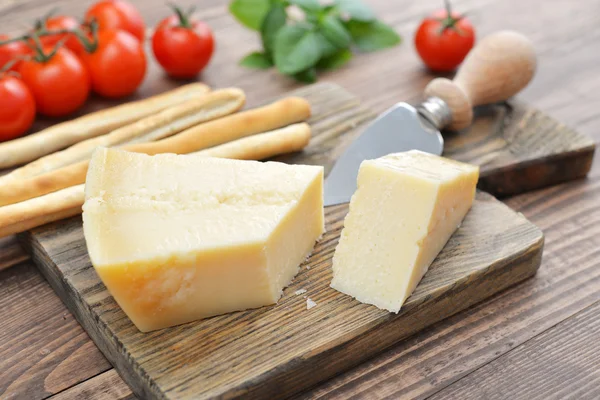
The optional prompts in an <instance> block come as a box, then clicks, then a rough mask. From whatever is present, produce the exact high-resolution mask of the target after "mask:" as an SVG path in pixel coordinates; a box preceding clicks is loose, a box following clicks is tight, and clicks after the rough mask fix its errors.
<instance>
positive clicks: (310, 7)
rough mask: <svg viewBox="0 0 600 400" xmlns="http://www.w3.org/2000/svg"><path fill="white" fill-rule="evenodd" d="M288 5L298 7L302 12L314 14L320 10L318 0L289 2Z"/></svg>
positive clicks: (293, 0)
mask: <svg viewBox="0 0 600 400" xmlns="http://www.w3.org/2000/svg"><path fill="white" fill-rule="evenodd" d="M289 2H290V4H293V5H295V6H298V7H300V8H301V9H303V10H304V11H307V12H311V13H316V12H318V11H319V10H320V9H321V5H320V4H319V0H289Z"/></svg>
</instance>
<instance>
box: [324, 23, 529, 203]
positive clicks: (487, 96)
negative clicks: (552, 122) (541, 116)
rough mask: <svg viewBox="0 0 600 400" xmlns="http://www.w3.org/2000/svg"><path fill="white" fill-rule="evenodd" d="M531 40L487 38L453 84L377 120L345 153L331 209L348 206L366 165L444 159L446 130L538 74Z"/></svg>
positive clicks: (328, 187) (331, 186)
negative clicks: (389, 158)
mask: <svg viewBox="0 0 600 400" xmlns="http://www.w3.org/2000/svg"><path fill="white" fill-rule="evenodd" d="M535 68H536V57H535V52H534V50H533V46H532V44H531V42H530V41H529V39H527V38H526V37H525V36H523V35H522V34H520V33H517V32H514V31H500V32H497V33H494V34H491V35H489V36H487V37H485V38H484V39H483V40H481V41H480V43H479V44H477V45H476V46H475V48H474V49H473V50H472V51H471V52H470V53H469V55H468V56H467V57H466V59H465V61H464V62H463V64H462V65H461V67H460V68H459V70H458V71H457V73H456V76H455V77H454V79H453V80H452V81H451V80H449V79H446V78H436V79H434V80H432V81H431V82H430V83H429V84H428V85H427V87H426V88H425V90H424V94H425V98H426V99H425V101H423V102H422V103H421V104H419V105H417V106H412V105H410V104H408V103H397V104H395V105H394V106H393V107H391V108H390V109H388V110H387V111H385V112H384V113H383V114H381V115H380V116H379V117H377V118H376V119H375V120H374V121H372V122H371V123H370V124H369V125H368V126H367V128H366V130H365V131H364V132H363V133H362V134H361V135H360V136H359V137H358V138H357V139H356V140H355V141H354V142H352V144H350V146H349V147H348V149H347V150H346V151H345V152H344V153H343V154H342V156H341V157H340V158H339V160H338V161H337V162H336V163H335V165H334V166H333V168H332V170H331V172H330V173H329V175H328V176H327V179H326V180H325V205H326V206H330V205H335V204H340V203H347V202H349V201H350V198H351V197H352V194H353V193H354V191H355V190H356V177H357V175H358V169H359V167H360V163H361V162H362V161H364V160H369V159H374V158H378V157H381V156H384V155H386V154H390V153H397V152H401V151H407V150H412V149H417V150H421V151H425V152H428V153H433V154H437V155H441V154H442V152H443V149H444V138H443V137H442V135H441V133H440V131H441V130H442V129H444V128H446V129H451V130H461V129H464V128H466V127H468V126H469V125H470V124H471V122H472V120H473V107H475V106H479V105H484V104H491V103H497V102H500V101H504V100H506V99H508V98H510V97H512V96H513V95H515V94H516V93H518V92H519V91H520V90H521V89H523V88H524V87H525V86H527V84H528V83H529V81H530V80H531V78H532V77H533V74H534V72H535Z"/></svg>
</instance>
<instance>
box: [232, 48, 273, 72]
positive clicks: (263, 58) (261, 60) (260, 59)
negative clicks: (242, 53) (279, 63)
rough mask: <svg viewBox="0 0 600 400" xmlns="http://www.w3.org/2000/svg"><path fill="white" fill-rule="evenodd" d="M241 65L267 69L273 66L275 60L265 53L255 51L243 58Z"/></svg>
mask: <svg viewBox="0 0 600 400" xmlns="http://www.w3.org/2000/svg"><path fill="white" fill-rule="evenodd" d="M240 65H241V66H242V67H247V68H256V69H267V68H271V67H272V66H273V62H272V61H271V60H270V59H269V57H268V56H267V55H266V54H265V53H260V52H258V51H255V52H254V53H250V54H248V55H247V56H246V57H244V58H242V59H241V60H240Z"/></svg>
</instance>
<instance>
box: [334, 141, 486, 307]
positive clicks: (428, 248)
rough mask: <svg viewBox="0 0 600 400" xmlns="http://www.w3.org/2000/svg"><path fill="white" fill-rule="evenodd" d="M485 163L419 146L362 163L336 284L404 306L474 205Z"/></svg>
mask: <svg viewBox="0 0 600 400" xmlns="http://www.w3.org/2000/svg"><path fill="white" fill-rule="evenodd" d="M478 177H479V168H478V167H476V166H473V165H469V164H465V163H461V162H457V161H452V160H449V159H446V158H442V157H438V156H435V155H432V154H428V153H423V152H420V151H416V150H413V151H408V152H405V153H397V154H390V155H387V156H385V157H382V158H379V159H376V160H369V161H364V162H363V163H362V164H361V166H360V170H359V173H358V189H357V191H356V192H355V194H354V196H352V200H351V201H350V211H349V213H348V215H347V216H346V219H345V220H344V229H343V230H342V233H341V238H340V242H339V244H338V246H337V248H336V250H335V254H334V257H333V280H332V282H331V287H333V288H334V289H336V290H339V291H340V292H342V293H346V294H348V295H350V296H353V297H355V298H356V299H357V300H359V301H361V302H363V303H368V304H373V305H375V306H377V307H379V308H381V309H385V310H388V311H392V312H398V311H400V308H401V307H402V304H404V301H405V300H406V299H407V298H408V296H410V294H411V293H412V292H413V290H414V289H415V287H416V286H417V284H418V283H419V281H420V280H421V278H422V277H423V275H425V272H427V269H428V268H429V265H430V264H431V263H432V262H433V260H434V259H435V257H436V256H437V255H438V253H439V252H440V251H441V250H442V248H443V247H444V245H445V244H446V242H447V241H448V239H449V238H450V236H451V235H452V233H453V232H454V231H455V230H456V229H457V227H458V226H459V225H460V223H461V222H462V220H463V218H464V217H465V215H466V214H467V212H468V211H469V209H470V207H471V204H472V202H473V198H474V194H475V186H476V184H477V179H478Z"/></svg>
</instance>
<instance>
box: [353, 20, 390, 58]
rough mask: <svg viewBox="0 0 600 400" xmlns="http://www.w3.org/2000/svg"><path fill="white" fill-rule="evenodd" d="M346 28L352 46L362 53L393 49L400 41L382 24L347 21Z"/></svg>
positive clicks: (387, 26)
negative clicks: (350, 37) (352, 43)
mask: <svg viewBox="0 0 600 400" xmlns="http://www.w3.org/2000/svg"><path fill="white" fill-rule="evenodd" d="M346 28H347V29H348V31H349V32H350V35H351V36H352V40H353V41H354V44H355V45H356V46H357V47H358V48H359V49H360V50H362V51H375V50H381V49H386V48H388V47H394V46H396V45H398V44H399V43H400V41H401V38H400V36H399V35H398V34H397V33H396V31H394V29H392V27H390V26H389V25H386V24H384V23H383V22H379V21H373V22H360V21H353V20H351V21H348V22H347V23H346Z"/></svg>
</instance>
